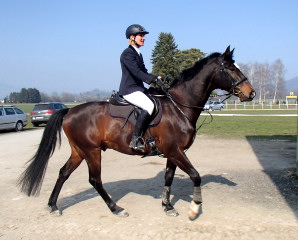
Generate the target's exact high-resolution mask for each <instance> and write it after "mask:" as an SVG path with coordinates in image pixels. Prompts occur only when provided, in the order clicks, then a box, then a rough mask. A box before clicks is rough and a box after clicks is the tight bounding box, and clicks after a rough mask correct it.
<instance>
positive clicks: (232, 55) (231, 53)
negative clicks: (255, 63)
mask: <svg viewBox="0 0 298 240" xmlns="http://www.w3.org/2000/svg"><path fill="white" fill-rule="evenodd" d="M234 50H235V48H233V50H232V51H231V53H230V54H231V57H233V53H234Z"/></svg>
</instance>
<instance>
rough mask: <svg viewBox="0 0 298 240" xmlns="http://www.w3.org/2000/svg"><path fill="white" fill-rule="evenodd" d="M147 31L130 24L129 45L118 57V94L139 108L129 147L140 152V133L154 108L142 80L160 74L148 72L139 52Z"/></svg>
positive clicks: (144, 128) (150, 80)
mask: <svg viewBox="0 0 298 240" xmlns="http://www.w3.org/2000/svg"><path fill="white" fill-rule="evenodd" d="M148 33H149V32H147V31H146V30H145V28H144V27H142V26H141V25H139V24H133V25H130V26H129V27H128V28H127V29H126V38H127V39H129V42H128V43H129V46H128V48H126V49H125V50H124V51H123V52H122V54H121V57H120V63H121V69H122V78H121V83H120V88H119V95H121V96H123V98H124V99H125V100H127V101H128V102H130V103H131V104H133V105H135V106H137V107H139V108H141V113H140V114H139V116H138V119H137V122H136V126H135V129H134V132H133V134H132V139H131V142H130V144H129V147H131V148H133V149H134V150H137V151H141V152H144V151H145V145H144V141H143V139H142V135H143V133H144V132H145V131H146V128H147V125H148V121H149V119H150V116H151V114H152V113H153V110H154V104H153V102H152V101H151V100H150V98H149V97H148V96H146V93H147V89H146V88H145V87H144V84H143V82H145V83H147V84H151V83H152V82H155V81H156V80H157V78H158V79H161V77H160V76H158V77H157V76H155V75H152V74H149V73H148V71H147V69H146V67H145V64H144V61H143V57H142V54H141V52H140V47H142V46H144V41H145V35H146V34H148Z"/></svg>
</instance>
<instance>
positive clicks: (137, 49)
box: [131, 45, 141, 55]
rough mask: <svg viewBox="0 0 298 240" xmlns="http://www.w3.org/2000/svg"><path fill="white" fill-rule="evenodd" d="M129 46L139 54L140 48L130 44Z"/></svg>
mask: <svg viewBox="0 0 298 240" xmlns="http://www.w3.org/2000/svg"><path fill="white" fill-rule="evenodd" d="M131 46H133V47H134V49H135V50H136V51H137V53H138V54H139V55H140V54H141V51H140V49H139V48H137V47H135V46H134V45H131Z"/></svg>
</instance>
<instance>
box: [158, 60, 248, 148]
mask: <svg viewBox="0 0 298 240" xmlns="http://www.w3.org/2000/svg"><path fill="white" fill-rule="evenodd" d="M218 61H219V66H220V77H221V79H222V73H224V74H226V75H227V76H228V77H229V78H230V79H232V86H231V89H230V90H229V91H228V93H227V94H224V95H220V96H226V98H225V99H224V100H222V101H221V102H223V101H225V100H227V99H228V98H230V97H231V96H232V95H235V96H239V95H240V94H243V93H242V92H241V90H240V88H239V85H240V84H241V83H242V82H244V81H246V80H247V78H246V77H245V76H244V75H243V74H242V75H243V76H244V78H242V79H241V80H240V81H238V82H237V81H235V79H234V78H233V77H232V75H231V74H230V73H229V72H228V70H227V69H226V68H225V66H224V64H223V62H222V59H221V57H218ZM158 85H159V84H158ZM159 86H160V88H161V90H162V91H163V92H164V93H165V95H166V96H167V98H169V99H170V100H171V102H172V103H173V105H174V106H175V107H176V108H177V109H178V110H179V112H181V113H182V115H184V117H185V118H186V119H187V120H188V121H189V122H191V120H190V119H189V117H188V116H187V115H186V114H185V113H184V112H183V111H182V109H181V108H180V107H179V106H178V105H180V106H183V107H186V108H190V109H194V110H195V109H203V108H204V107H200V106H194V105H187V104H184V103H181V102H179V101H177V100H175V99H173V97H172V95H171V94H170V93H169V91H168V88H165V87H164V86H163V84H162V83H161V85H159ZM236 89H237V90H238V91H237V92H236V91H235V90H236ZM208 113H209V115H210V116H211V121H210V122H208V123H205V121H206V118H207V116H208V115H206V117H205V119H204V120H203V122H202V123H201V124H200V126H198V127H194V132H195V133H194V137H193V141H194V139H195V137H196V133H197V132H198V130H199V129H200V128H201V127H202V126H203V125H204V124H209V123H211V122H212V120H213V116H212V115H211V113H210V112H209V111H208ZM187 150H188V149H186V150H185V151H187Z"/></svg>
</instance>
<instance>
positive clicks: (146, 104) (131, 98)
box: [123, 91, 154, 115]
mask: <svg viewBox="0 0 298 240" xmlns="http://www.w3.org/2000/svg"><path fill="white" fill-rule="evenodd" d="M123 98H124V99H125V100H126V101H128V102H130V103H131V104H133V105H135V106H137V107H139V108H142V109H144V110H146V111H147V112H148V113H149V114H150V115H151V114H152V113H153V110H154V104H153V102H152V101H151V100H150V99H149V98H148V97H147V96H146V94H144V93H142V92H140V91H136V92H133V93H130V94H128V95H124V96H123Z"/></svg>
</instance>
